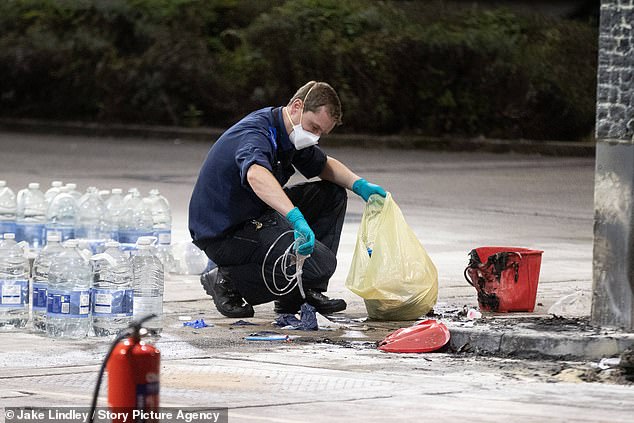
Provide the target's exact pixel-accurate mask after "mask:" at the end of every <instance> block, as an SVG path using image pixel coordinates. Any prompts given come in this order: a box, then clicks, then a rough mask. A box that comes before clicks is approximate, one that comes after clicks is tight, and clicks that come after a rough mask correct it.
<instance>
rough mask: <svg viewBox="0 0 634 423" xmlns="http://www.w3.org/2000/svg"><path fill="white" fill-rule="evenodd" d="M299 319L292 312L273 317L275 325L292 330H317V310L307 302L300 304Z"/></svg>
mask: <svg viewBox="0 0 634 423" xmlns="http://www.w3.org/2000/svg"><path fill="white" fill-rule="evenodd" d="M299 314H300V319H298V318H297V317H296V316H295V315H294V314H290V313H285V314H279V315H278V316H277V318H276V319H275V325H276V326H281V327H284V328H286V329H292V330H317V329H319V325H318V324H317V310H316V309H315V307H313V306H311V305H310V304H308V303H304V304H302V306H301V308H300V311H299Z"/></svg>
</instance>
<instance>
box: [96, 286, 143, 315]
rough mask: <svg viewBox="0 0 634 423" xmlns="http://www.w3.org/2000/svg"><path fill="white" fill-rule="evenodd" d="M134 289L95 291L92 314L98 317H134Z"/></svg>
mask: <svg viewBox="0 0 634 423" xmlns="http://www.w3.org/2000/svg"><path fill="white" fill-rule="evenodd" d="M133 304H134V291H133V290H132V289H93V290H92V314H93V316H96V317H124V316H132V311H133Z"/></svg>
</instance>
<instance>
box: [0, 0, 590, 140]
mask: <svg viewBox="0 0 634 423" xmlns="http://www.w3.org/2000/svg"><path fill="white" fill-rule="evenodd" d="M0 31H1V32H0V115H2V116H5V117H39V118H49V119H80V120H91V121H102V122H131V123H153V124H173V125H190V126H196V125H209V126H222V127H224V126H227V125H229V124H231V123H232V122H233V121H234V120H235V119H237V118H238V117H240V116H242V115H244V114H245V113H247V112H249V111H250V110H252V109H254V108H259V107H263V106H265V105H273V104H284V103H286V101H287V100H288V97H289V95H291V94H292V93H293V92H294V91H295V89H296V88H297V87H298V86H300V85H301V84H303V83H304V82H306V81H307V80H309V79H320V80H326V81H328V82H330V83H331V84H332V85H333V86H334V87H335V88H336V89H337V90H338V91H339V93H340V96H341V98H342V102H343V105H344V126H343V127H342V128H341V129H339V130H338V131H349V132H368V133H423V134H426V135H443V134H458V135H465V136H478V135H485V136H488V137H503V138H513V137H524V138H534V139H570V140H572V139H579V138H582V137H586V136H588V135H589V134H590V133H591V132H592V128H593V125H594V110H595V90H596V87H595V74H596V56H597V50H596V48H597V47H596V46H597V30H596V28H594V27H593V26H590V25H589V24H583V23H580V22H573V21H564V20H556V19H547V18H545V17H543V16H527V15H517V14H514V13H512V12H510V11H507V10H485V9H479V8H473V7H469V8H462V9H457V8H450V7H447V6H446V5H444V3H442V2H439V3H431V2H399V1H392V2H389V1H387V2H379V1H373V0H289V1H273V0H271V1H262V0H258V1H238V0H233V1H232V0H127V1H125V0H110V1H100V0H66V1H63V0H5V1H3V2H0Z"/></svg>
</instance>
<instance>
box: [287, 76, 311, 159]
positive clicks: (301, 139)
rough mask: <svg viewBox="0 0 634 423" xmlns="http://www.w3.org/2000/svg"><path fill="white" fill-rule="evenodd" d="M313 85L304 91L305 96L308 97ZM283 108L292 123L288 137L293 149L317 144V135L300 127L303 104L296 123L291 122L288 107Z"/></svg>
mask: <svg viewBox="0 0 634 423" xmlns="http://www.w3.org/2000/svg"><path fill="white" fill-rule="evenodd" d="M313 87H314V85H313ZM313 87H311V88H310V90H308V92H307V93H306V97H308V94H310V91H311V90H312V89H313ZM306 97H304V101H306ZM285 110H286V115H287V116H288V120H290V121H291V124H292V125H293V131H292V132H291V133H290V134H289V136H288V137H289V138H290V140H291V142H292V143H293V145H294V146H295V149H296V150H301V149H303V148H308V147H312V146H313V145H317V143H318V142H319V135H315V134H313V133H312V132H309V131H307V130H305V129H304V128H303V127H302V116H304V105H303V104H302V111H301V113H300V115H299V123H298V124H297V125H295V124H294V123H293V119H291V114H290V113H289V112H288V108H285Z"/></svg>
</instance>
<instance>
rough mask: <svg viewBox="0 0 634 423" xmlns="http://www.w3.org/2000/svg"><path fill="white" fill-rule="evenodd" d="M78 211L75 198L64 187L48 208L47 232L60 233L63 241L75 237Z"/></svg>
mask: <svg viewBox="0 0 634 423" xmlns="http://www.w3.org/2000/svg"><path fill="white" fill-rule="evenodd" d="M77 211H78V208H77V202H76V201H75V198H74V197H73V196H72V195H71V194H70V193H69V192H68V188H67V187H63V188H62V189H61V192H60V193H59V194H57V195H56V196H55V198H53V200H52V201H51V204H49V206H48V209H47V210H46V233H47V234H48V233H51V232H56V233H58V234H59V236H60V240H61V241H62V242H63V241H66V240H68V239H72V238H75V225H76V220H77Z"/></svg>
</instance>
